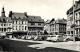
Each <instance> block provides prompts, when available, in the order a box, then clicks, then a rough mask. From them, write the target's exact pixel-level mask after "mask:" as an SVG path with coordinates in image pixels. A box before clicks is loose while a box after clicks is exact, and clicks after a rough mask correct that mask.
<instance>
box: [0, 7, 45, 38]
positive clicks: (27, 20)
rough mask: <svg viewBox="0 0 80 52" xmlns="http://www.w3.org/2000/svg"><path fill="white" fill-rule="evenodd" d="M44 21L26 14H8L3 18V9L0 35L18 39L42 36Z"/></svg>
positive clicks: (0, 20)
mask: <svg viewBox="0 0 80 52" xmlns="http://www.w3.org/2000/svg"><path fill="white" fill-rule="evenodd" d="M43 28H44V20H43V19H42V18H41V17H40V16H32V15H27V13H26V12H24V13H19V12H12V11H10V12H9V16H8V17H6V16H5V10H4V7H3V8H2V12H1V16H0V33H5V34H6V35H7V36H8V35H9V36H8V37H10V38H12V37H20V36H24V35H43V32H44V30H43Z"/></svg>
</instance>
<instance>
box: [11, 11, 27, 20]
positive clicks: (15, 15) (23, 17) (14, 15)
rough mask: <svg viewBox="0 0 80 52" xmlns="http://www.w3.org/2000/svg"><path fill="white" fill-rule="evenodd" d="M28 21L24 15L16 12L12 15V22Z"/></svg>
mask: <svg viewBox="0 0 80 52" xmlns="http://www.w3.org/2000/svg"><path fill="white" fill-rule="evenodd" d="M19 19H21V20H27V17H26V15H25V14H24V13H16V12H13V13H12V20H19Z"/></svg>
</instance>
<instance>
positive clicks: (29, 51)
mask: <svg viewBox="0 0 80 52" xmlns="http://www.w3.org/2000/svg"><path fill="white" fill-rule="evenodd" d="M0 46H1V47H2V48H3V50H4V51H6V52H7V51H8V52H79V51H80V42H48V41H33V40H19V39H4V40H0Z"/></svg>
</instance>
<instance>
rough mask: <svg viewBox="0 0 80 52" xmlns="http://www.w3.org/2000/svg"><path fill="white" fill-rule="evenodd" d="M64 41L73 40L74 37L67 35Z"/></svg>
mask: <svg viewBox="0 0 80 52" xmlns="http://www.w3.org/2000/svg"><path fill="white" fill-rule="evenodd" d="M63 41H73V37H72V36H67V37H65V38H64V40H63Z"/></svg>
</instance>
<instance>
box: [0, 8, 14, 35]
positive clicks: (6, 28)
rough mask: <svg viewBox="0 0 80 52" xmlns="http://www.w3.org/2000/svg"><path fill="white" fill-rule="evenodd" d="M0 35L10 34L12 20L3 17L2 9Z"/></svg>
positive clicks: (3, 11)
mask: <svg viewBox="0 0 80 52" xmlns="http://www.w3.org/2000/svg"><path fill="white" fill-rule="evenodd" d="M0 33H5V34H12V20H11V18H9V17H6V16H5V10H4V7H3V8H2V12H1V16H0Z"/></svg>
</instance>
